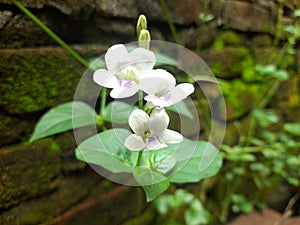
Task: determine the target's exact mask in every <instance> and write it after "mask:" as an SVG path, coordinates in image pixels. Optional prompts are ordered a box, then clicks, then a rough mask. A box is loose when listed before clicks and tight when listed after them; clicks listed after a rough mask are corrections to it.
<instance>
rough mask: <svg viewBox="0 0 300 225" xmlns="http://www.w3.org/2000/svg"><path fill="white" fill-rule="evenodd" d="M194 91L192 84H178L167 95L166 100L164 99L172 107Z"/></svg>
mask: <svg viewBox="0 0 300 225" xmlns="http://www.w3.org/2000/svg"><path fill="white" fill-rule="evenodd" d="M194 91H195V88H194V86H193V85H192V84H189V83H183V84H179V85H177V86H176V87H175V88H173V89H172V90H171V91H170V92H169V93H168V98H166V99H167V101H168V102H169V103H170V105H173V104H176V103H178V102H180V101H181V100H183V99H185V98H187V96H189V95H190V94H192V93H193V92H194Z"/></svg>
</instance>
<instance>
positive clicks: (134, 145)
mask: <svg viewBox="0 0 300 225" xmlns="http://www.w3.org/2000/svg"><path fill="white" fill-rule="evenodd" d="M125 147H126V148H128V149H129V150H131V151H139V150H142V149H143V148H145V143H144V140H143V139H142V137H140V136H137V135H135V134H132V135H130V136H129V137H128V138H126V140H125Z"/></svg>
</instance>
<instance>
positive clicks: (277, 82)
mask: <svg viewBox="0 0 300 225" xmlns="http://www.w3.org/2000/svg"><path fill="white" fill-rule="evenodd" d="M280 84H281V81H280V80H275V81H274V83H273V85H272V87H271V88H270V89H269V90H268V92H267V94H266V95H265V97H264V98H263V100H262V101H261V102H260V104H259V105H258V107H257V109H264V108H266V106H267V105H268V104H269V103H270V101H271V100H272V99H273V97H274V96H275V94H276V92H277V91H278V89H279V87H280ZM256 125H257V123H256V119H255V118H254V117H253V116H252V117H251V120H250V125H249V131H248V135H247V137H246V140H245V142H246V144H249V143H250V140H251V138H252V137H253V134H254V131H255V129H256Z"/></svg>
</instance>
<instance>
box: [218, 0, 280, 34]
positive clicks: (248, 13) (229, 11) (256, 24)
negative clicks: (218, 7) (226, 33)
mask: <svg viewBox="0 0 300 225" xmlns="http://www.w3.org/2000/svg"><path fill="white" fill-rule="evenodd" d="M223 7H224V8H223V12H222V15H223V18H222V19H223V23H224V26H225V27H228V28H231V29H236V30H240V31H254V32H274V28H275V17H274V15H272V13H271V12H270V11H268V10H267V9H265V8H263V7H261V6H259V5H256V4H252V3H249V2H245V1H225V2H224V6H223Z"/></svg>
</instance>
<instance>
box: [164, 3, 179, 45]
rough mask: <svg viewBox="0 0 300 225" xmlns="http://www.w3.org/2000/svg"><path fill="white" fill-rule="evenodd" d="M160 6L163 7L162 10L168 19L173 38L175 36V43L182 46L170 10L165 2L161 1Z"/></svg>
mask: <svg viewBox="0 0 300 225" xmlns="http://www.w3.org/2000/svg"><path fill="white" fill-rule="evenodd" d="M160 5H161V8H162V10H163V12H164V14H165V16H166V18H167V22H168V25H169V28H170V30H171V33H172V36H173V38H174V40H175V42H176V43H177V44H180V41H179V38H178V35H177V31H176V27H175V25H174V23H173V22H172V18H171V15H170V12H169V10H168V7H167V5H166V2H165V0H160Z"/></svg>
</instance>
